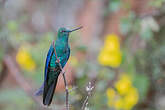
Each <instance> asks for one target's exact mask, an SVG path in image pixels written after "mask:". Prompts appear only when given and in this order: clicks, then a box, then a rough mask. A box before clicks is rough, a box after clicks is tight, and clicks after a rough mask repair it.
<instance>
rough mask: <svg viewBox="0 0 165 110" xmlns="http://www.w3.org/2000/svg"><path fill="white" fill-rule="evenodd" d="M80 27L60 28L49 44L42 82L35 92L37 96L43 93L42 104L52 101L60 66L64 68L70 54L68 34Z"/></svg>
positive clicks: (48, 103)
mask: <svg viewBox="0 0 165 110" xmlns="http://www.w3.org/2000/svg"><path fill="white" fill-rule="evenodd" d="M81 28H82V27H79V28H76V29H73V30H68V29H66V28H63V27H62V28H60V29H59V30H58V33H57V39H56V42H55V44H54V41H53V43H52V44H51V45H50V48H49V51H48V53H47V58H46V63H45V71H44V83H43V84H42V86H41V87H40V88H39V90H38V91H37V92H36V93H35V95H37V96H38V95H43V104H44V105H46V106H49V105H50V104H51V102H52V98H53V95H54V91H55V88H56V84H57V80H58V76H59V74H60V73H61V72H62V70H61V68H64V66H65V64H66V63H67V61H68V59H69V56H70V46H69V43H68V39H69V34H70V33H71V32H73V31H76V30H79V29H81ZM58 61H59V62H58ZM59 63H60V64H59ZM60 66H61V67H60Z"/></svg>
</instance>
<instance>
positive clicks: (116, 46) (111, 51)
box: [98, 34, 122, 67]
mask: <svg viewBox="0 0 165 110" xmlns="http://www.w3.org/2000/svg"><path fill="white" fill-rule="evenodd" d="M121 61H122V54H121V51H120V43H119V38H118V37H117V36H116V35H115V34H110V35H108V36H107V37H106V39H105V44H104V47H103V49H102V50H101V52H100V54H99V56H98V62H99V63H100V64H101V65H104V66H111V67H119V66H120V64H121Z"/></svg>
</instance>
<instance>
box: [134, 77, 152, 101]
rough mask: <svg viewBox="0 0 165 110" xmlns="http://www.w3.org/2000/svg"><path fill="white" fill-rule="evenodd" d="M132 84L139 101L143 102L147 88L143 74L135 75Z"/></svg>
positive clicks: (146, 78)
mask: <svg viewBox="0 0 165 110" xmlns="http://www.w3.org/2000/svg"><path fill="white" fill-rule="evenodd" d="M133 84H134V86H135V87H136V88H137V89H138V91H139V95H140V100H144V99H145V97H146V95H147V91H148V88H149V79H148V77H147V75H145V74H135V75H134V78H133Z"/></svg>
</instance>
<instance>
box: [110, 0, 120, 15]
mask: <svg viewBox="0 0 165 110" xmlns="http://www.w3.org/2000/svg"><path fill="white" fill-rule="evenodd" d="M120 6H121V1H120V0H113V1H111V2H110V3H109V10H110V11H112V12H116V11H118V10H119V9H120Z"/></svg>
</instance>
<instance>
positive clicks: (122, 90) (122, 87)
mask: <svg viewBox="0 0 165 110" xmlns="http://www.w3.org/2000/svg"><path fill="white" fill-rule="evenodd" d="M115 87H116V89H117V91H118V92H119V94H120V95H125V94H127V93H128V91H129V90H130V88H131V79H130V78H129V76H127V75H122V76H121V77H120V79H119V81H117V82H116V83H115Z"/></svg>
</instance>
